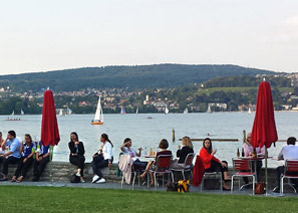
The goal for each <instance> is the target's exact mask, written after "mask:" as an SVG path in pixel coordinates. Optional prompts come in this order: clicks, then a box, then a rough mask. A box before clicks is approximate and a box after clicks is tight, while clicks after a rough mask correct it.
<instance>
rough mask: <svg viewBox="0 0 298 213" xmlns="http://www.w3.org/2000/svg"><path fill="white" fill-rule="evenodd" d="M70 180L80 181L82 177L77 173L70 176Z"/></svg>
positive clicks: (72, 181) (73, 181)
mask: <svg viewBox="0 0 298 213" xmlns="http://www.w3.org/2000/svg"><path fill="white" fill-rule="evenodd" d="M70 182H71V183H80V182H81V181H80V177H78V176H76V174H73V175H72V176H71V177H70Z"/></svg>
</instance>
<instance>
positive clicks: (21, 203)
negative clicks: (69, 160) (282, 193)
mask: <svg viewBox="0 0 298 213" xmlns="http://www.w3.org/2000/svg"><path fill="white" fill-rule="evenodd" d="M0 192H1V193H0V196H1V197H0V210H1V212H5V213H8V212H22V213H24V212H141V211H142V212H169V213H170V212H181V213H183V212H241V213H242V212H297V209H298V202H297V201H298V198H293V197H283V198H273V197H271V198H270V197H258V196H240V195H215V194H199V193H188V194H179V193H177V192H152V191H131V190H112V189H85V188H66V187H63V188H55V187H29V186H0Z"/></svg>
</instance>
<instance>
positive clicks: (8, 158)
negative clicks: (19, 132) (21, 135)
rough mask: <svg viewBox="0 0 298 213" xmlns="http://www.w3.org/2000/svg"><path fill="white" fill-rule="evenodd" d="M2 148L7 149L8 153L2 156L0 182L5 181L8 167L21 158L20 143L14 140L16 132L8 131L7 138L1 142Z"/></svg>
mask: <svg viewBox="0 0 298 213" xmlns="http://www.w3.org/2000/svg"><path fill="white" fill-rule="evenodd" d="M2 147H8V151H7V152H6V153H4V154H3V156H2V157H3V168H2V174H3V177H2V179H1V181H7V180H8V178H7V174H8V165H9V164H17V163H18V162H19V160H20V158H21V153H20V147H21V142H20V141H19V139H17V138H16V132H15V131H13V130H10V131H9V132H8V134H7V138H6V139H5V140H4V141H3V143H2Z"/></svg>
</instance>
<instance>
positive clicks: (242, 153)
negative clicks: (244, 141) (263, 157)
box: [241, 148, 245, 158]
mask: <svg viewBox="0 0 298 213" xmlns="http://www.w3.org/2000/svg"><path fill="white" fill-rule="evenodd" d="M241 155H242V157H243V158H244V156H245V154H244V149H243V148H242V152H241Z"/></svg>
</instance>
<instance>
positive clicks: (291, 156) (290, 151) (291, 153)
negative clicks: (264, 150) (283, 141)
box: [278, 145, 298, 160]
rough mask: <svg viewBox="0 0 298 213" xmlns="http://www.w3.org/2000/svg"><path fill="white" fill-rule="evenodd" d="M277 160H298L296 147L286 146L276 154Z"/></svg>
mask: <svg viewBox="0 0 298 213" xmlns="http://www.w3.org/2000/svg"><path fill="white" fill-rule="evenodd" d="M278 160H298V146H295V145H287V146H285V147H283V148H282V149H281V151H280V153H279V154H278Z"/></svg>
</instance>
